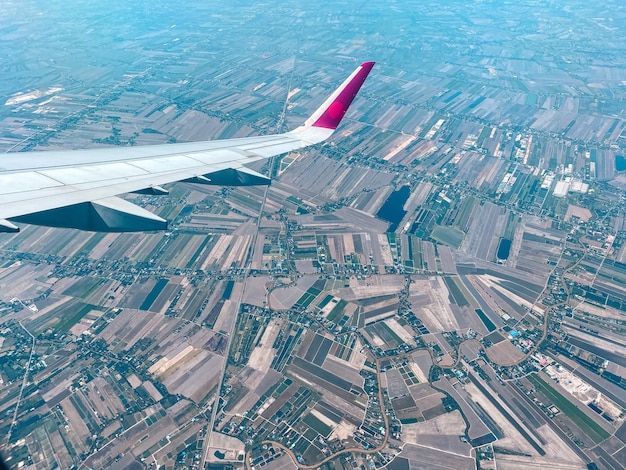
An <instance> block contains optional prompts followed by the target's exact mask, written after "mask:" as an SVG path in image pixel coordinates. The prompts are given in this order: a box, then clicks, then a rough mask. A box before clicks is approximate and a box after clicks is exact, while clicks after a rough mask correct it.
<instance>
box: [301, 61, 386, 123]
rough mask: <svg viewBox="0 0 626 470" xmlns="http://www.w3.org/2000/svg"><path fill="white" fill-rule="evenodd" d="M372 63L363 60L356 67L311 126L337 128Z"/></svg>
mask: <svg viewBox="0 0 626 470" xmlns="http://www.w3.org/2000/svg"><path fill="white" fill-rule="evenodd" d="M374 63H375V62H364V63H362V64H361V66H360V67H359V68H357V70H356V71H355V73H353V77H352V78H351V80H350V81H349V82H348V83H347V84H345V86H343V87H342V88H341V89H340V92H339V94H338V95H337V97H336V98H335V99H334V100H333V102H332V103H330V105H329V106H328V107H327V108H326V109H325V110H324V111H323V112H322V114H321V115H320V116H319V117H318V118H317V120H316V121H315V122H314V123H313V124H312V126H313V127H323V128H325V129H337V126H339V123H340V122H341V119H342V118H343V116H344V115H345V114H346V111H347V110H348V107H349V106H350V104H352V100H354V97H355V96H356V94H357V93H358V92H359V90H360V89H361V85H363V82H365V79H366V78H367V76H368V74H369V73H370V70H372V67H374Z"/></svg>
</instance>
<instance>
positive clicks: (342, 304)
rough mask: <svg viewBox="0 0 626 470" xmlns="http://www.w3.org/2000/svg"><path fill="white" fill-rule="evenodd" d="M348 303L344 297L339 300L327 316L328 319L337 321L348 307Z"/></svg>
mask: <svg viewBox="0 0 626 470" xmlns="http://www.w3.org/2000/svg"><path fill="white" fill-rule="evenodd" d="M346 305H348V302H346V301H345V300H343V299H341V300H340V301H339V302H337V305H335V306H334V307H333V309H332V310H331V311H330V313H329V314H328V317H327V319H328V321H335V320H336V319H337V318H338V317H339V316H340V315H341V314H343V311H344V309H345V308H346Z"/></svg>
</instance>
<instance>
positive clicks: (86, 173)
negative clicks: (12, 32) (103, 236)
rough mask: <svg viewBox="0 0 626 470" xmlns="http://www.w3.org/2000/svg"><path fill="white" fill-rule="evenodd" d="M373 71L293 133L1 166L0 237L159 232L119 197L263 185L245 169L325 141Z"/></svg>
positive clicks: (20, 159) (35, 155)
mask: <svg viewBox="0 0 626 470" xmlns="http://www.w3.org/2000/svg"><path fill="white" fill-rule="evenodd" d="M373 66H374V62H365V63H363V64H361V65H360V66H359V67H357V68H356V70H355V71H354V72H352V74H351V75H350V76H349V77H348V78H347V79H346V80H345V81H344V82H343V83H342V84H341V85H340V86H339V87H338V88H337V89H336V90H335V91H334V92H333V94H332V95H330V96H329V97H328V99H327V100H326V101H325V102H324V103H323V104H322V105H321V106H320V107H319V108H318V109H317V110H316V111H315V112H314V113H313V114H312V115H311V117H309V119H307V120H306V121H305V123H304V125H302V126H300V127H298V128H296V129H294V130H293V131H290V132H286V133H282V134H274V135H267V136H259V137H246V138H239V139H224V140H215V141H205V142H190V143H180V144H165V145H150V146H143V147H118V148H105V149H92V150H71V151H49V152H48V151H45V152H23V153H16V154H8V155H5V156H3V157H1V158H0V232H2V231H4V232H16V231H19V228H18V227H17V226H16V225H15V224H14V223H13V222H21V223H28V224H35V225H45V226H50V227H65V228H76V229H81V230H92V231H101V232H131V231H144V230H165V229H166V228H167V221H166V220H164V219H162V218H160V217H157V216H156V215H154V214H152V213H150V212H148V211H147V210H145V209H143V208H141V207H139V206H136V205H134V204H132V203H130V202H128V201H125V200H123V199H120V198H118V197H116V196H117V195H119V194H123V193H130V192H142V193H150V194H164V193H167V191H165V190H164V189H163V188H161V185H163V184H166V183H172V182H175V181H188V182H194V183H201V184H202V183H204V184H215V185H224V186H246V185H255V184H269V182H270V180H269V178H267V177H266V176H264V175H261V174H259V173H256V172H254V171H252V170H250V169H248V168H246V167H245V165H246V164H248V163H252V162H254V161H256V160H260V159H264V158H269V157H272V156H274V155H280V154H283V153H286V152H290V151H292V150H297V149H300V148H304V147H308V146H310V145H313V144H316V143H319V142H322V141H324V140H326V139H327V138H328V137H330V136H331V135H332V133H333V132H334V131H335V129H336V128H337V126H338V125H339V123H340V122H341V119H342V118H343V117H344V115H345V113H346V111H347V110H348V107H349V106H350V104H351V103H352V101H353V100H354V97H355V96H356V95H357V93H358V91H359V90H360V88H361V86H362V85H363V82H365V79H366V78H367V76H368V74H369V72H370V71H371V69H372V67H373Z"/></svg>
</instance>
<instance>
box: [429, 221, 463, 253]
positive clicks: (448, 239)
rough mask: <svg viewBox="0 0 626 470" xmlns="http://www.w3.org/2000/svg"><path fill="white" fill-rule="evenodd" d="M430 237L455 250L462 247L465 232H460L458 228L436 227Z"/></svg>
mask: <svg viewBox="0 0 626 470" xmlns="http://www.w3.org/2000/svg"><path fill="white" fill-rule="evenodd" d="M430 236H431V238H433V239H435V240H436V241H438V242H439V243H442V244H444V245H449V246H452V247H454V248H459V247H460V246H461V243H463V239H464V238H465V233H464V232H463V230H460V229H458V228H456V227H445V226H443V225H436V226H435V228H434V229H433V231H432V233H431V234H430Z"/></svg>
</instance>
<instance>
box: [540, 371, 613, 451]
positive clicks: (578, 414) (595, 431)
mask: <svg viewBox="0 0 626 470" xmlns="http://www.w3.org/2000/svg"><path fill="white" fill-rule="evenodd" d="M528 379H529V380H530V381H531V382H532V383H533V384H534V385H535V387H537V390H539V391H540V392H541V393H543V394H544V395H545V396H546V397H547V398H548V399H550V401H551V402H552V403H553V404H554V406H556V407H557V408H558V409H559V410H561V411H562V412H563V413H565V415H567V417H568V418H569V419H571V420H572V421H573V422H574V423H575V424H576V426H578V427H579V428H580V429H581V430H583V431H584V432H585V434H586V435H587V436H589V437H590V438H591V439H592V440H593V442H595V443H596V444H599V443H600V442H602V441H604V440H605V439H607V438H608V437H609V436H610V434H609V433H608V432H607V431H606V430H605V429H604V428H602V427H601V426H600V425H599V424H598V423H596V422H595V421H594V420H593V419H591V418H590V417H589V416H587V415H586V414H585V413H584V412H583V411H581V410H580V409H579V408H578V407H577V406H576V405H574V404H573V403H572V402H571V401H569V400H568V399H567V398H566V397H564V396H563V395H561V393H560V392H558V391H557V390H556V389H555V388H554V387H552V386H551V385H550V384H549V383H548V382H546V381H545V380H543V379H542V378H541V377H539V376H538V375H536V374H532V375H529V376H528Z"/></svg>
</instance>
